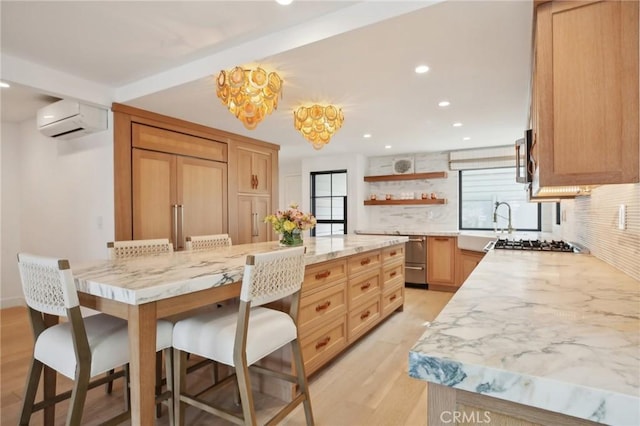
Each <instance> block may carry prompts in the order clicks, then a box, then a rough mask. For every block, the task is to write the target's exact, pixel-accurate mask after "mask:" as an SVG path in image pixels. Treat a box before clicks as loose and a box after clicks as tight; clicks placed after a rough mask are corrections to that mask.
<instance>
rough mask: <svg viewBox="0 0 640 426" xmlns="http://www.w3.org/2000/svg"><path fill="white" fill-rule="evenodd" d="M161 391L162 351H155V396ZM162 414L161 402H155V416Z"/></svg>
mask: <svg viewBox="0 0 640 426" xmlns="http://www.w3.org/2000/svg"><path fill="white" fill-rule="evenodd" d="M161 393H162V352H156V396H158V395H160V394H161ZM160 416H162V403H158V404H156V418H159V417H160Z"/></svg>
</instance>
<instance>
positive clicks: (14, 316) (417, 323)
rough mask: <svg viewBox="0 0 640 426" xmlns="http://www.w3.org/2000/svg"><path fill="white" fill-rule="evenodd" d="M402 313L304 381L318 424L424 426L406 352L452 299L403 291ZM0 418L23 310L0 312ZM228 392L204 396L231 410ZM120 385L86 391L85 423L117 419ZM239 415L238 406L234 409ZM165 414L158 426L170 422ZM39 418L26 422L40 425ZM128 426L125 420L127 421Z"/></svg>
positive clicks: (295, 417)
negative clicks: (110, 389)
mask: <svg viewBox="0 0 640 426" xmlns="http://www.w3.org/2000/svg"><path fill="white" fill-rule="evenodd" d="M405 295H406V300H405V308H404V312H396V313H394V314H392V315H391V316H390V317H389V318H388V319H387V320H386V321H384V322H383V323H382V324H380V325H379V326H378V327H376V328H375V329H374V330H372V331H371V332H369V333H368V334H367V335H365V336H364V337H362V338H361V339H360V340H359V341H358V342H357V343H356V344H355V345H354V346H353V347H352V348H350V349H348V350H346V351H345V352H343V353H342V354H341V355H340V356H339V357H338V358H336V359H335V360H334V361H333V362H332V363H331V364H329V365H327V366H326V367H325V368H323V369H322V370H320V371H319V372H317V373H316V374H314V375H313V376H312V377H311V378H310V380H309V383H310V387H311V401H312V406H313V411H314V417H315V421H316V424H317V425H326V426H342V425H344V426H354V425H367V426H371V425H390V426H391V425H393V426H396V425H426V418H427V412H426V410H427V409H426V405H427V404H426V401H427V399H426V398H427V395H426V385H425V382H422V381H419V380H415V379H411V378H410V377H409V376H408V375H407V364H408V351H409V349H410V348H411V346H412V345H413V344H414V343H415V342H416V340H417V339H418V337H420V336H421V335H422V333H423V332H424V329H425V326H426V324H427V322H428V321H432V320H433V319H434V318H435V317H436V316H437V315H438V313H439V312H440V311H441V310H442V308H443V307H444V305H446V304H447V302H448V301H449V299H450V298H451V296H452V294H451V293H444V292H437V291H425V290H421V289H414V288H407V289H406V293H405ZM0 320H1V327H0V333H1V336H0V338H1V340H0V377H1V381H0V388H1V403H0V419H1V422H2V423H1V424H2V425H15V424H17V418H18V413H19V411H20V406H21V401H22V390H23V387H24V383H25V378H26V374H27V368H28V364H29V360H30V357H31V351H32V346H33V343H32V334H31V330H30V325H29V322H28V319H27V315H26V310H25V309H24V308H10V309H4V310H2V311H0ZM206 370H207V369H202V370H200V372H198V373H195V374H191V375H189V380H190V386H194V387H197V386H202V385H203V384H205V383H207V382H208V381H209V380H210V378H211V374H210V371H206ZM58 377H59V378H58V388H59V389H61V390H66V389H70V388H71V382H70V381H69V380H66V379H64V378H62V377H60V376H58ZM119 382H121V381H119ZM231 395H232V393H231V392H224V391H223V392H221V393H218V394H216V395H211V396H208V397H210V398H212V399H214V398H215V399H217V400H219V401H221V402H222V403H224V404H225V405H228V407H230V408H233V401H232V396H231ZM278 404H279V401H278V400H276V399H274V398H271V397H267V396H262V397H258V398H256V409H257V410H258V412H259V416H260V418H261V419H263V418H264V420H266V419H267V418H268V417H269V415H270V413H272V412H273V411H274V410H275V409H276V408H277V407H278ZM123 407H124V406H123V397H122V385H121V383H116V385H115V386H114V392H113V394H111V395H106V394H105V392H104V388H97V389H94V390H91V391H89V396H88V398H87V404H86V406H85V415H84V420H83V424H86V425H94V424H97V423H99V422H100V421H102V420H104V419H106V418H108V417H110V416H112V415H114V414H117V413H118V412H120V411H122V410H123V409H124V408H123ZM66 408H67V402H63V403H60V404H58V406H57V407H56V425H63V424H64V419H65V415H66ZM238 411H239V409H238ZM164 414H165V415H163V417H161V418H160V419H158V422H157V423H158V425H162V426H164V425H168V420H167V415H166V409H165V412H164ZM41 423H42V413H37V414H35V415H34V416H33V417H32V421H31V424H33V425H36V424H41ZM125 424H127V423H125ZM187 424H188V425H193V426H205V425H207V426H208V425H212V426H213V425H227V424H230V423H227V422H225V421H223V420H221V419H218V418H216V417H213V416H211V415H209V414H206V413H202V412H200V411H199V410H197V409H195V408H188V409H187ZM284 424H286V425H291V426H297V425H304V424H305V419H304V411H303V410H302V407H298V408H297V409H296V410H294V412H293V413H292V414H291V415H290V416H289V417H287V418H286V419H285V421H284Z"/></svg>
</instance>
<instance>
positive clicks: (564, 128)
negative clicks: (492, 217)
mask: <svg viewBox="0 0 640 426" xmlns="http://www.w3.org/2000/svg"><path fill="white" fill-rule="evenodd" d="M639 21H640V15H639V3H638V2H637V1H596V2H578V1H576V2H549V3H544V4H541V5H539V6H538V7H537V9H536V22H535V34H534V37H535V43H534V69H533V93H532V112H531V121H532V127H533V151H532V152H533V155H534V162H535V163H536V166H537V167H536V169H535V173H534V185H533V192H534V195H536V194H537V191H538V190H539V188H540V187H545V186H564V185H600V184H611V183H628V182H638V181H639V172H638V171H639V163H640V162H639V157H640V156H639V143H640V142H639V124H638V123H639V119H638V115H639V107H638V91H639V84H638V76H639V74H638V50H639V48H638V43H639V41H638V39H639V37H638V25H639Z"/></svg>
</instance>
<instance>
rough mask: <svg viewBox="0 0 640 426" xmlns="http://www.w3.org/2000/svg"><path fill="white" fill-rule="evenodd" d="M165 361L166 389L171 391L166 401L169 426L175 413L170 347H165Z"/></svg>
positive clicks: (172, 423) (171, 425)
mask: <svg viewBox="0 0 640 426" xmlns="http://www.w3.org/2000/svg"><path fill="white" fill-rule="evenodd" d="M163 352H164V362H165V367H164V368H165V375H166V376H167V390H168V391H170V392H171V399H169V401H168V404H167V405H168V407H169V426H173V425H174V424H175V413H174V404H173V398H175V392H174V387H173V386H174V385H173V376H174V374H173V351H172V350H171V349H165V350H164V351H163Z"/></svg>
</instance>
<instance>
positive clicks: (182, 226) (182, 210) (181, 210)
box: [177, 204, 186, 249]
mask: <svg viewBox="0 0 640 426" xmlns="http://www.w3.org/2000/svg"><path fill="white" fill-rule="evenodd" d="M178 208H179V211H180V229H179V231H180V232H179V234H178V238H179V240H178V241H179V243H177V244H178V245H179V248H181V249H182V248H184V247H185V246H186V244H185V242H184V206H183V205H182V204H178Z"/></svg>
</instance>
